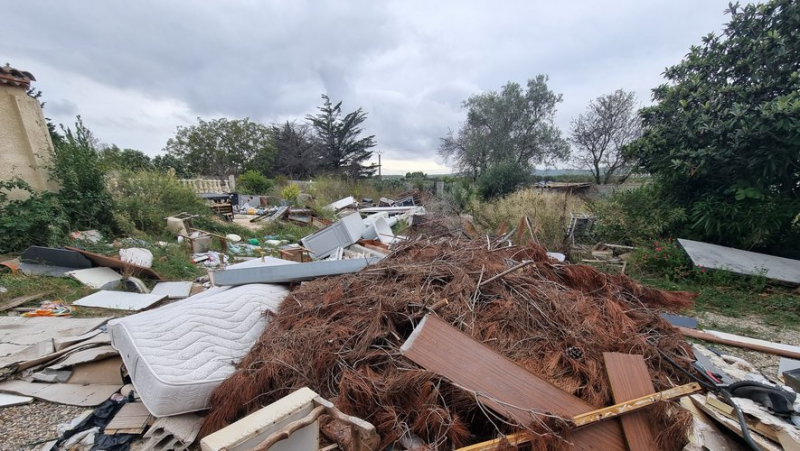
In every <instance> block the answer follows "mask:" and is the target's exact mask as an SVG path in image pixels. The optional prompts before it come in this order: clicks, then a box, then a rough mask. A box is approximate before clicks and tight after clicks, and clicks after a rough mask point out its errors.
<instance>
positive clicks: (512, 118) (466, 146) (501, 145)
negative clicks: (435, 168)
mask: <svg viewBox="0 0 800 451" xmlns="http://www.w3.org/2000/svg"><path fill="white" fill-rule="evenodd" d="M547 81H548V78H547V76H545V75H538V76H537V77H536V78H533V79H530V80H528V84H527V89H526V90H523V88H522V87H521V86H520V85H519V83H514V82H508V83H507V84H506V85H505V86H503V87H502V89H501V90H500V92H496V91H489V92H486V93H482V94H475V95H473V96H471V97H470V98H469V99H467V100H466V101H465V102H464V104H463V107H464V108H466V109H467V120H466V122H465V123H464V124H463V125H462V126H461V128H460V129H459V130H458V132H457V133H453V132H452V131H451V132H450V133H449V134H448V136H446V137H445V138H443V139H442V142H441V146H440V148H439V154H440V155H441V156H442V157H444V158H445V159H449V160H451V161H453V163H454V165H455V168H456V169H458V170H459V171H461V172H463V173H464V174H466V175H468V176H470V177H472V178H473V180H477V179H478V177H480V176H481V174H482V173H483V172H484V171H486V170H487V169H488V168H489V167H490V166H491V165H492V164H495V163H497V162H500V161H503V162H514V163H515V164H516V165H518V166H520V167H524V168H526V169H528V170H530V168H532V166H533V165H535V164H539V163H549V162H552V161H554V160H557V159H564V158H566V157H567V156H568V155H569V143H567V141H566V140H565V139H564V138H562V137H561V131H560V130H559V129H558V127H556V125H555V124H554V118H555V113H556V105H557V104H558V103H560V102H561V95H560V94H555V93H554V92H553V91H551V90H550V89H549V88H548V87H547Z"/></svg>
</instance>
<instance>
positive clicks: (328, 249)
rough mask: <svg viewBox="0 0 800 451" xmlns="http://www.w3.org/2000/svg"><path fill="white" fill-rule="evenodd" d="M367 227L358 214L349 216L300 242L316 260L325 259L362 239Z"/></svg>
mask: <svg viewBox="0 0 800 451" xmlns="http://www.w3.org/2000/svg"><path fill="white" fill-rule="evenodd" d="M365 228H366V226H365V225H364V221H363V220H362V219H361V215H360V214H358V213H352V214H349V215H347V216H345V217H343V218H342V219H340V220H339V221H336V222H335V223H333V224H332V225H330V226H328V227H326V228H324V229H322V230H319V231H317V232H315V233H312V234H311V235H308V236H306V237H304V238H302V239H301V240H300V242H301V243H303V247H305V248H306V249H308V250H310V251H311V253H312V254H313V255H314V257H316V258H325V257H327V256H328V255H330V254H331V253H333V251H335V250H336V249H337V248H339V247H347V246H350V245H351V244H353V243H355V242H356V241H358V240H359V239H360V238H361V234H362V233H363V232H364V229H365Z"/></svg>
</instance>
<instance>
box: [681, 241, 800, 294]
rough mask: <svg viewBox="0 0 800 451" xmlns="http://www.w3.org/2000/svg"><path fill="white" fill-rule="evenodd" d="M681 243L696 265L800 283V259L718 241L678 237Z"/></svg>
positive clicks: (789, 282)
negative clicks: (726, 244)
mask: <svg viewBox="0 0 800 451" xmlns="http://www.w3.org/2000/svg"><path fill="white" fill-rule="evenodd" d="M678 242H679V243H680V244H681V246H683V249H684V250H685V251H686V253H687V254H689V257H690V258H691V259H692V262H693V263H694V264H695V265H697V266H703V267H706V268H711V269H721V270H725V271H731V272H734V273H737V274H745V275H762V274H763V275H764V276H766V277H767V278H769V279H774V280H778V281H781V282H785V283H788V284H792V285H800V260H792V259H789V258H782V257H775V256H772V255H766V254H759V253H757V252H750V251H743V250H741V249H734V248H731V247H725V246H718V245H716V244H708V243H701V242H699V241H692V240H684V239H679V240H678Z"/></svg>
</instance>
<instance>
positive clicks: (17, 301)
mask: <svg viewBox="0 0 800 451" xmlns="http://www.w3.org/2000/svg"><path fill="white" fill-rule="evenodd" d="M50 293H52V291H45V292H43V293H37V294H31V295H28V296H19V297H16V298H14V299H11V300H8V301H6V302H3V303H0V312H2V311H4V310H8V309H11V308H14V307H17V306H19V305H22V304H24V303H26V302H30V301H35V300H37V299H39V298H43V297H45V296H47V295H48V294H50Z"/></svg>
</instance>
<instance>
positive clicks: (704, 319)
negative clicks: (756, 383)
mask: <svg viewBox="0 0 800 451" xmlns="http://www.w3.org/2000/svg"><path fill="white" fill-rule="evenodd" d="M697 320H698V321H699V322H700V325H701V326H702V327H703V328H707V329H713V330H719V331H722V332H729V333H733V334H737V335H744V336H747V337H751V338H760V339H762V340H769V341H774V342H776V343H785V344H790V345H795V346H798V345H800V331H798V330H794V329H787V328H778V327H774V326H770V325H768V324H764V322H763V321H762V320H761V319H760V318H758V317H743V318H730V317H727V316H722V315H718V314H714V313H710V312H705V313H701V314H699V315H697ZM701 343H703V344H704V345H705V346H711V347H713V348H716V349H719V350H721V351H723V352H725V353H728V354H730V355H732V356H734V357H739V358H742V359H745V360H747V361H748V362H750V363H752V364H753V366H755V367H756V368H758V369H759V370H760V371H761V372H762V373H764V375H765V376H766V377H767V378H769V379H773V380H775V379H776V378H777V377H778V362H779V361H780V360H781V358H780V357H778V356H774V355H769V354H764V353H761V352H756V351H748V350H746V349H741V348H734V347H731V346H723V345H719V344H716V343H706V342H701Z"/></svg>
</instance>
